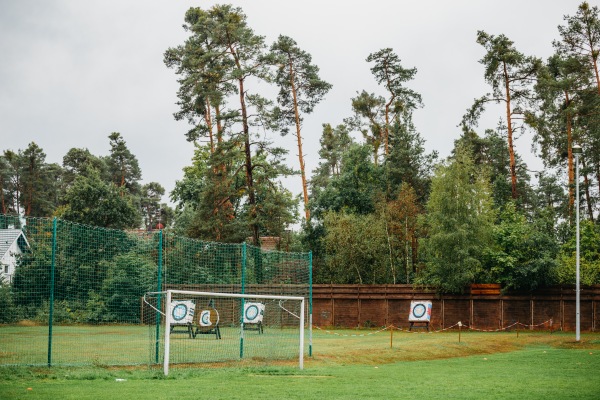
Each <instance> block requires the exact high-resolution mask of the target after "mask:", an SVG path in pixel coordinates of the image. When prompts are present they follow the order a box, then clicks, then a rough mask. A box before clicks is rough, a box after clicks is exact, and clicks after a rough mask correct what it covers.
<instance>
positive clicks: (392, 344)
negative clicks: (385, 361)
mask: <svg viewBox="0 0 600 400" xmlns="http://www.w3.org/2000/svg"><path fill="white" fill-rule="evenodd" d="M393 347H394V325H390V349H391V348H393Z"/></svg>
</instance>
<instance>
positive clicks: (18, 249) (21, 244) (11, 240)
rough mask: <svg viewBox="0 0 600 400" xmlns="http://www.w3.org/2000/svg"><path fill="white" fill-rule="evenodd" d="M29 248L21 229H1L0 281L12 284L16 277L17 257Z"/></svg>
mask: <svg viewBox="0 0 600 400" xmlns="http://www.w3.org/2000/svg"><path fill="white" fill-rule="evenodd" d="M28 247H29V243H27V239H26V238H25V235H24V234H23V231H21V230H20V229H0V279H1V280H2V281H4V282H8V283H11V282H12V280H13V277H14V275H15V267H16V265H17V257H18V256H19V255H20V254H23V252H25V250H26V249H27V248H28Z"/></svg>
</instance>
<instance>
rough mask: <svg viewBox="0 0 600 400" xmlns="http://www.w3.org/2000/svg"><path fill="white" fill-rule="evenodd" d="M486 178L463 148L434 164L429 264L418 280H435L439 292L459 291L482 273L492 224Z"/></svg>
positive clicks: (427, 220) (429, 210)
mask: <svg viewBox="0 0 600 400" xmlns="http://www.w3.org/2000/svg"><path fill="white" fill-rule="evenodd" d="M487 179H488V178H487V174H486V173H485V171H484V170H482V169H481V168H477V167H476V166H475V165H474V163H473V159H472V155H471V150H470V149H469V148H467V147H458V148H457V149H456V151H455V155H454V158H453V159H452V160H450V162H449V164H447V165H440V166H439V167H438V169H437V171H436V174H435V176H434V177H433V179H432V183H431V195H430V197H429V201H428V202H427V206H426V210H427V215H426V216H425V224H426V229H427V232H428V235H429V236H428V238H427V239H425V240H424V251H425V254H426V260H427V265H426V267H425V269H424V270H423V271H422V274H421V276H420V283H424V284H433V285H435V286H437V287H438V289H439V290H440V291H441V292H462V291H463V290H464V289H465V287H466V286H467V285H468V284H470V283H473V282H475V279H476V278H477V277H478V276H479V275H480V274H481V271H482V269H483V265H482V262H481V260H482V256H483V254H485V252H486V251H487V249H488V248H489V246H490V245H491V244H492V228H493V224H494V210H493V207H492V198H491V190H490V187H489V183H488V180H487Z"/></svg>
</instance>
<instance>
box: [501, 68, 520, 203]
mask: <svg viewBox="0 0 600 400" xmlns="http://www.w3.org/2000/svg"><path fill="white" fill-rule="evenodd" d="M503 67H504V83H505V89H506V125H507V129H508V155H509V158H510V161H509V167H510V182H511V193H512V198H513V199H516V198H517V166H516V162H515V150H514V145H513V129H512V119H511V111H510V83H509V80H508V70H507V67H506V63H505V62H504V63H503Z"/></svg>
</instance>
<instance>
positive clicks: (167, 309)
mask: <svg viewBox="0 0 600 400" xmlns="http://www.w3.org/2000/svg"><path fill="white" fill-rule="evenodd" d="M147 294H148V295H164V296H165V326H166V327H167V328H166V329H165V340H164V344H165V347H164V363H163V370H164V374H165V375H168V374H169V356H170V329H169V328H168V327H170V326H171V323H172V315H171V314H172V310H171V301H172V298H173V295H174V294H175V295H188V296H206V297H213V298H238V299H245V298H248V299H257V300H293V301H294V300H295V301H299V302H300V315H299V316H296V315H294V314H292V315H294V316H296V317H298V320H299V323H298V327H299V331H300V333H299V357H298V366H299V368H300V369H303V368H304V318H305V315H304V314H305V312H304V307H305V298H304V297H302V296H285V295H265V294H248V293H244V294H240V293H219V292H201V291H191V290H166V291H161V292H148V293H147ZM243 335H244V330H243V329H241V331H240V340H241V341H242V342H243Z"/></svg>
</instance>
